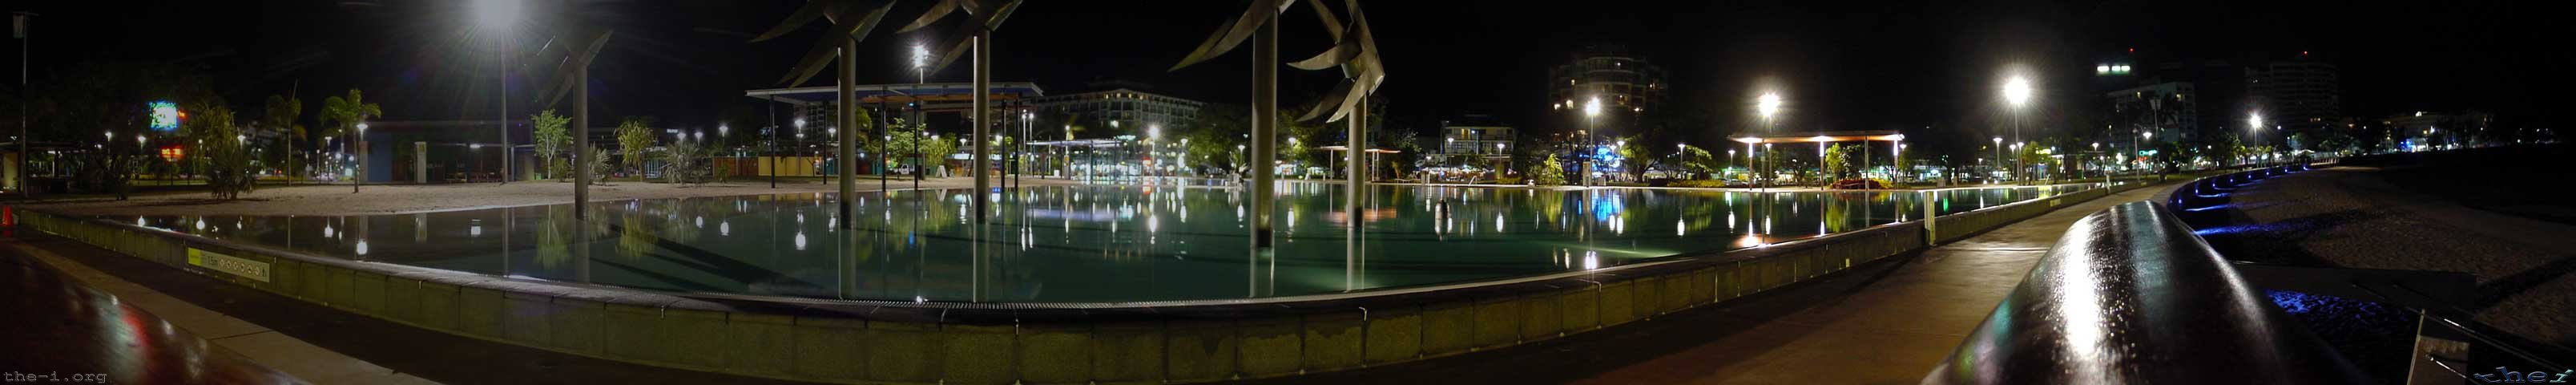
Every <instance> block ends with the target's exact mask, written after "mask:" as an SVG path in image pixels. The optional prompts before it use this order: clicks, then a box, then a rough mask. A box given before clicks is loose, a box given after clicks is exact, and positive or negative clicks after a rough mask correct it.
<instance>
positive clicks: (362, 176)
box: [349, 122, 367, 194]
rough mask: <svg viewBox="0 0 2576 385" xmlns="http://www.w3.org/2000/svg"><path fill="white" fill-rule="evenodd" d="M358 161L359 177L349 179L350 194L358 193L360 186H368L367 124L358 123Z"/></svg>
mask: <svg viewBox="0 0 2576 385" xmlns="http://www.w3.org/2000/svg"><path fill="white" fill-rule="evenodd" d="M356 161H357V167H356V169H357V170H358V172H357V175H354V176H352V177H350V178H349V193H351V194H356V193H358V186H364V185H366V184H367V122H358V158H357V159H356Z"/></svg>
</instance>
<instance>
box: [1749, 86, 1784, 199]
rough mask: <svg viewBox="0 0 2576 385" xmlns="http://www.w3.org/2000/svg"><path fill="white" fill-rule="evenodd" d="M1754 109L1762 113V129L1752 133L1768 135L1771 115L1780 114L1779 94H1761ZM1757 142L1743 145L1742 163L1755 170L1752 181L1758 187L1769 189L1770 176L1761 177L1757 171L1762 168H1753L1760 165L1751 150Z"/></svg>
mask: <svg viewBox="0 0 2576 385" xmlns="http://www.w3.org/2000/svg"><path fill="white" fill-rule="evenodd" d="M1755 107H1756V108H1757V110H1759V111H1761V112H1762V127H1761V128H1759V129H1756V130H1754V132H1755V133H1757V134H1759V133H1769V132H1770V131H1771V125H1772V124H1773V121H1772V120H1771V115H1772V114H1773V113H1777V112H1780V94H1779V93H1776V92H1774V93H1763V94H1762V98H1761V100H1760V101H1759V102H1758V103H1757V104H1756V105H1755ZM1758 142H1760V141H1752V142H1745V144H1744V163H1745V164H1746V166H1747V167H1748V168H1753V169H1756V171H1754V180H1755V181H1756V182H1757V183H1760V186H1761V187H1763V188H1769V187H1771V178H1770V175H1763V172H1762V171H1760V170H1759V169H1762V168H1763V167H1753V166H1758V165H1760V163H1761V162H1760V161H1758V160H1755V158H1756V156H1755V153H1756V151H1755V150H1754V148H1753V143H1758Z"/></svg>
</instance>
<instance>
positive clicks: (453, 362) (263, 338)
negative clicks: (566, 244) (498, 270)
mask: <svg viewBox="0 0 2576 385" xmlns="http://www.w3.org/2000/svg"><path fill="white" fill-rule="evenodd" d="M57 272H59V273H57ZM0 274H8V275H9V278H6V279H0V280H5V281H10V282H5V283H0V348H5V350H0V373H9V372H15V373H49V372H58V373H62V374H64V375H66V376H68V375H71V374H74V373H105V374H107V377H106V378H107V379H108V381H107V382H106V383H111V384H126V383H144V384H158V383H174V384H176V383H218V384H259V383H301V382H303V381H311V382H313V383H323V384H428V383H433V382H432V381H436V382H445V383H460V384H501V383H509V384H773V383H775V384H793V383H799V382H792V381H781V380H772V379H764V378H751V377H741V376H733V375H725V374H717V373H708V372H699V371H690V370H682V369H672V368H664V367H655V366H646V365H637V364H629V363H623V362H616V361H610V360H604V359H598V358H590V357H582V356H575V355H569V354H563V353H556V352H552V351H546V350H540V349H536V348H529V347H524V346H517V345H509V344H502V343H497V342H490V341H483V340H477V339H471V338H463V337H458V336H455V335H450V334H446V333H443V332H437V331H430V330H427V329H421V328H416V327H411V326H406V325H401V324H395V323H392V322H388V321H385V320H382V319H376V318H372V317H367V316H361V315H356V314H352V313H349V312H345V311H341V310H336V309H329V308H324V307H322V306H319V305H314V304H311V303H306V302H302V301H298V300H295V299H292V298H286V297H283V296H278V295H276V294H271V293H268V292H263V291H258V290H255V289H250V288H245V287H241V286H238V285H233V284H230V283H225V282H222V281H217V280H214V279H211V278H207V277H205V276H201V275H197V274H193V273H188V272H185V271H181V270H179V269H172V268H169V267H167V266H161V265H158V264H154V263H152V262H146V261H143V260H141V259H136V258H133V257H128V256H124V255H120V254H115V253H114V252H111V251H107V250H104V249H99V248H95V247H90V246H88V245H83V244H80V243H78V242H73V241H71V240H68V239H63V238H59V237H53V236H48V235H37V234H30V233H28V232H26V231H25V229H7V230H0ZM65 277H68V278H65ZM48 280H51V281H77V282H79V284H77V285H52V286H47V285H43V284H42V283H43V282H48ZM110 298H114V299H110ZM156 314H157V315H159V316H158V317H155V316H154V315H156ZM164 320H166V321H167V322H164ZM64 382H67V383H69V381H64ZM89 383H96V382H95V381H90V382H89Z"/></svg>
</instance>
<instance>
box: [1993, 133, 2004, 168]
mask: <svg viewBox="0 0 2576 385" xmlns="http://www.w3.org/2000/svg"><path fill="white" fill-rule="evenodd" d="M2003 164H2004V137H2001V136H1997V137H1995V165H1996V166H2002V165H2003Z"/></svg>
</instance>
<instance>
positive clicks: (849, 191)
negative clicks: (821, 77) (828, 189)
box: [832, 36, 859, 230]
mask: <svg viewBox="0 0 2576 385" xmlns="http://www.w3.org/2000/svg"><path fill="white" fill-rule="evenodd" d="M833 38H836V39H841V81H840V83H841V95H840V97H839V98H838V100H839V101H838V102H837V103H836V104H837V105H838V106H839V108H837V110H839V111H837V112H839V113H840V114H841V116H839V119H838V120H839V121H840V122H839V123H834V124H836V125H839V126H840V127H841V128H847V130H838V131H839V132H840V135H837V136H840V137H841V138H840V140H841V148H840V150H838V152H837V155H835V156H837V157H836V158H833V159H832V162H833V164H834V165H837V166H840V167H833V168H835V169H837V170H834V171H833V173H834V174H838V175H839V176H840V177H841V195H840V197H839V198H837V199H835V200H838V201H840V202H841V210H840V211H835V212H834V213H835V214H834V215H837V216H839V217H840V218H841V220H840V221H838V222H837V223H839V224H840V226H839V227H840V228H841V229H844V230H846V229H849V228H850V223H851V222H858V216H857V214H858V212H857V211H854V210H856V209H857V208H858V207H857V205H853V204H851V203H852V201H851V199H853V197H856V196H857V194H858V191H856V190H857V189H858V181H855V180H850V177H852V176H855V175H856V170H852V169H850V167H851V166H854V165H853V164H851V162H850V159H851V156H850V155H851V152H852V151H855V150H856V148H857V147H858V145H857V143H855V142H853V140H856V139H858V137H859V114H858V110H859V99H858V97H857V94H858V86H857V83H858V74H859V70H858V68H859V59H858V56H859V39H853V38H850V37H849V36H835V37H833Z"/></svg>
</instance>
